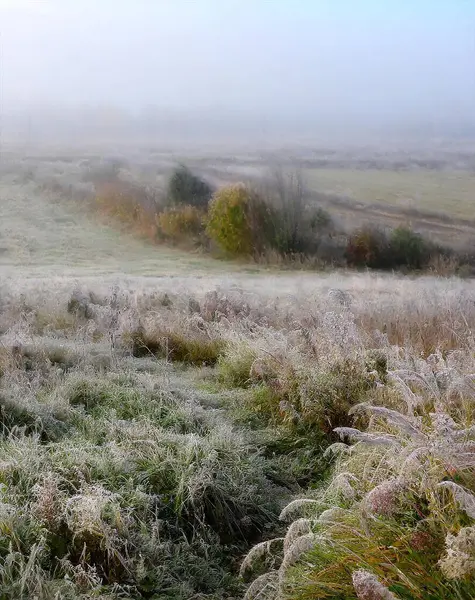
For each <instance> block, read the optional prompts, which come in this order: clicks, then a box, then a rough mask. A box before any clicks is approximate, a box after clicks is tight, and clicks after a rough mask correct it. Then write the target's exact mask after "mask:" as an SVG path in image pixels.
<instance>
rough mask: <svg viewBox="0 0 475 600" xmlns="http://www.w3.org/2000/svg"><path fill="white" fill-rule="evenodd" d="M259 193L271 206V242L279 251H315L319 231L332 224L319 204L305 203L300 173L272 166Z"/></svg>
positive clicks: (326, 229)
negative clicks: (271, 171)
mask: <svg viewBox="0 0 475 600" xmlns="http://www.w3.org/2000/svg"><path fill="white" fill-rule="evenodd" d="M262 194H263V195H264V197H265V201H266V203H267V205H268V206H269V207H272V216H273V239H272V246H273V247H274V248H275V249H276V250H278V251H279V252H280V253H281V254H284V255H288V254H308V253H314V252H316V250H317V248H318V246H319V243H320V238H321V236H322V234H323V233H324V232H326V231H328V230H329V229H330V228H331V226H332V220H331V217H330V215H329V214H328V213H327V212H326V211H325V210H323V209H322V208H320V207H317V206H312V205H309V203H308V200H309V196H308V193H307V191H306V190H305V186H304V183H303V180H302V177H301V175H300V173H298V172H297V173H285V172H284V171H282V170H278V169H277V170H275V171H274V172H273V173H272V174H271V176H270V177H269V178H268V180H267V181H266V183H265V185H264V189H263V191H262Z"/></svg>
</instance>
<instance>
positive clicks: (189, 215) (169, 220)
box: [157, 205, 205, 243]
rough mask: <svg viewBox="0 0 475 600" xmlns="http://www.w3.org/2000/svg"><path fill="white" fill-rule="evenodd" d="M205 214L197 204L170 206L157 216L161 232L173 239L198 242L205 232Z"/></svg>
mask: <svg viewBox="0 0 475 600" xmlns="http://www.w3.org/2000/svg"><path fill="white" fill-rule="evenodd" d="M204 220H205V215H204V214H203V212H202V211H201V210H200V209H199V208H196V207H195V206H190V205H188V206H183V207H182V208H179V207H174V208H170V209H168V210H166V211H164V212H162V213H160V214H159V215H158V217H157V224H158V228H159V233H161V234H162V235H163V236H165V237H166V238H168V239H170V240H173V241H192V242H194V243H197V242H199V241H200V240H201V238H202V235H203V233H204V229H205V227H204Z"/></svg>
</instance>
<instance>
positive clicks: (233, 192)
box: [206, 184, 272, 256]
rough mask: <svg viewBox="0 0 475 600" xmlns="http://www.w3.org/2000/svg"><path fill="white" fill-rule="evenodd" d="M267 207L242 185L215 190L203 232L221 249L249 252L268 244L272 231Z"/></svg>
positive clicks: (238, 254) (230, 252)
mask: <svg viewBox="0 0 475 600" xmlns="http://www.w3.org/2000/svg"><path fill="white" fill-rule="evenodd" d="M271 224H272V216H271V211H270V209H269V207H267V206H266V204H265V203H264V202H263V201H262V200H261V198H259V196H258V195H257V194H256V193H254V192H253V191H252V190H250V189H249V188H247V187H246V186H244V185H239V184H238V185H230V186H226V187H223V188H221V189H220V190H218V191H217V192H216V193H215V194H214V196H213V197H212V199H211V202H210V204H209V208H208V223H207V227H206V232H207V234H208V236H209V238H210V239H211V240H212V241H213V242H214V243H215V244H216V245H217V246H218V247H219V248H220V249H221V250H223V251H224V252H226V253H228V254H231V255H234V256H249V255H251V254H255V253H256V252H259V251H261V250H263V249H264V248H265V247H266V246H267V245H271V244H269V242H270V240H271V233H272V226H271Z"/></svg>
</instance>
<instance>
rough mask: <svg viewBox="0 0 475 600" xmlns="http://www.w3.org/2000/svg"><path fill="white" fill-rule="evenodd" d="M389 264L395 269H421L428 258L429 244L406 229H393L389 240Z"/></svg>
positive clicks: (418, 235)
mask: <svg viewBox="0 0 475 600" xmlns="http://www.w3.org/2000/svg"><path fill="white" fill-rule="evenodd" d="M389 252H390V260H391V264H392V265H394V266H397V267H402V266H404V267H408V268H410V269H421V268H422V267H424V266H425V265H427V263H428V261H429V258H430V248H429V244H428V243H427V242H426V241H425V240H424V238H423V237H422V236H421V235H420V234H418V233H415V232H414V231H412V229H409V228H407V227H403V226H401V227H398V228H396V229H394V230H393V231H392V233H391V236H390V238H389Z"/></svg>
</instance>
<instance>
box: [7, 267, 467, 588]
mask: <svg viewBox="0 0 475 600" xmlns="http://www.w3.org/2000/svg"><path fill="white" fill-rule="evenodd" d="M219 283H220V284H221V285H217V284H219ZM474 298H475V290H474V288H473V284H472V283H471V282H468V281H466V282H462V281H460V280H446V279H435V278H423V279H414V280H409V279H403V278H396V277H379V276H369V275H360V276H354V275H353V276H346V275H337V274H334V275H332V276H313V277H311V276H310V275H298V276H290V275H259V276H257V275H256V276H250V275H247V276H244V275H242V276H240V277H234V278H233V277H232V276H229V278H228V279H225V278H222V279H221V280H219V279H218V278H215V277H214V276H209V277H207V278H193V277H189V278H185V277H182V278H176V279H173V278H169V279H165V278H163V279H160V278H155V279H146V278H135V279H134V278H125V277H124V278H122V279H121V278H119V277H116V278H115V280H114V281H112V280H107V279H104V280H103V281H102V282H100V281H98V280H97V279H95V278H94V277H90V278H87V279H86V278H85V279H83V280H76V281H74V280H71V279H68V278H66V277H62V278H61V277H59V278H57V279H56V280H51V279H44V278H36V279H33V278H20V277H17V278H15V279H13V278H10V279H4V281H3V285H2V293H1V296H0V303H1V312H0V334H1V348H0V375H1V377H0V403H1V413H0V415H1V416H0V418H1V433H0V446H1V454H0V456H1V460H0V484H1V485H0V491H1V505H0V526H1V538H0V555H1V561H0V564H1V565H2V566H1V568H0V589H1V592H2V595H3V597H4V598H7V599H9V598H12V599H13V598H15V599H16V598H32V597H37V598H40V599H45V600H46V599H49V598H58V599H72V600H73V599H74V600H76V599H78V598H94V597H102V598H120V597H131V598H147V597H152V598H163V599H165V598H170V599H171V598H177V599H180V598H182V599H183V600H185V599H189V598H213V599H216V600H217V599H218V598H241V597H242V596H243V594H244V593H245V589H243V585H244V584H248V585H249V584H250V587H248V591H247V597H248V598H257V597H259V598H265V597H270V598H281V597H282V598H289V599H294V598H295V599H300V598H341V599H342V600H346V599H348V600H350V599H353V598H356V597H358V598H363V599H366V598H392V597H395V598H400V599H405V598H408V599H409V598H421V599H422V598H427V597H430V598H434V599H435V600H438V599H439V598H440V599H442V598H444V599H445V598H450V599H451V598H455V599H457V600H458V599H461V598H468V597H471V596H472V595H473V593H474V589H473V583H472V581H473V564H474V560H475V559H474V555H473V539H474V536H473V520H474V518H475V508H474V505H475V499H474V497H473V496H472V493H473V492H475V479H474V473H473V447H472V446H473V436H474V433H473V425H474V420H473V418H474V409H473V396H474V390H475V380H474V378H473V371H474V369H473V350H474V341H473V335H472V331H473V328H474V326H475V304H474ZM340 438H341V439H340ZM330 470H331V471H330ZM281 511H282V515H281V516H282V521H281V522H279V519H278V515H279V513H280V512H281ZM287 528H288V529H287ZM273 539H275V540H276V541H275V542H274V541H271V540H273ZM254 545H255V550H253V551H252V552H251V554H249V555H248V557H247V558H246V559H245V560H244V561H242V557H243V556H245V555H246V554H247V553H248V551H249V550H250V549H251V548H252V547H253V546H254ZM240 566H241V577H240V576H239V568H240ZM251 582H252V583H251ZM259 594H260V595H259ZM266 594H267V595H266ZM371 594H372V595H371ZM378 594H379V595H378ZM391 594H392V596H391Z"/></svg>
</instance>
